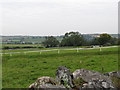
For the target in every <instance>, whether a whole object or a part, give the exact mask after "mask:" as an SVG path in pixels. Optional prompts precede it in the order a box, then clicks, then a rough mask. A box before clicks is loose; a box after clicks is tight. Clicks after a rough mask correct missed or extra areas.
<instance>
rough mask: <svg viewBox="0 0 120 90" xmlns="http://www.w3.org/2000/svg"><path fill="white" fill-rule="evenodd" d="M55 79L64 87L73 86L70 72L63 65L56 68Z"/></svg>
mask: <svg viewBox="0 0 120 90" xmlns="http://www.w3.org/2000/svg"><path fill="white" fill-rule="evenodd" d="M56 80H57V81H58V82H59V84H62V85H64V86H65V87H66V88H72V87H73V83H72V73H70V70H69V69H67V68H66V67H64V66H60V67H58V70H57V71H56Z"/></svg>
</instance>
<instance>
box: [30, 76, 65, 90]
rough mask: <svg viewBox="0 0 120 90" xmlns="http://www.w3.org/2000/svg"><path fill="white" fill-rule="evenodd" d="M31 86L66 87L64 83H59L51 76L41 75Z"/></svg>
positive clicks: (36, 87) (37, 87)
mask: <svg viewBox="0 0 120 90" xmlns="http://www.w3.org/2000/svg"><path fill="white" fill-rule="evenodd" d="M29 88H34V89H35V90H36V89H39V88H65V87H64V86H63V85H58V83H57V82H56V81H55V80H54V79H53V78H51V77H40V78H38V79H37V80H36V82H34V83H33V84H31V85H30V86H29Z"/></svg>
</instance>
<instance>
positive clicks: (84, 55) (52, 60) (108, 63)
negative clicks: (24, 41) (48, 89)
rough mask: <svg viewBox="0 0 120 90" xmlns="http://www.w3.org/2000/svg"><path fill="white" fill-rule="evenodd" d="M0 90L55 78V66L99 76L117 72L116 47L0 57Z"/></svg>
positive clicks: (23, 86) (26, 85) (25, 86)
mask: <svg viewBox="0 0 120 90" xmlns="http://www.w3.org/2000/svg"><path fill="white" fill-rule="evenodd" d="M2 60H3V61H2V62H3V65H2V68H3V71H2V72H3V87H4V88H27V87H28V86H29V85H30V84H31V83H33V82H34V81H35V80H36V79H37V78H38V77H40V76H51V77H55V73H56V69H57V68H58V66H66V67H68V68H69V69H70V70H71V72H73V71H74V70H76V69H80V68H84V69H89V70H94V71H99V72H102V73H105V72H110V71H117V70H118V67H117V65H118V48H108V49H102V51H101V52H100V51H99V50H98V49H93V50H79V52H78V53H77V52H76V50H75V51H73V50H72V51H60V53H59V54H58V53H57V51H51V52H42V54H41V55H40V53H38V52H36V53H27V54H26V55H25V54H22V53H21V54H14V55H13V56H9V55H3V59H2Z"/></svg>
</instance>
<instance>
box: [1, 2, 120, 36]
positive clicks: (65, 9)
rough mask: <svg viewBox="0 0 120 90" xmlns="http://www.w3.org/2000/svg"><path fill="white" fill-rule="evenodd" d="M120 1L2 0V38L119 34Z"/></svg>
mask: <svg viewBox="0 0 120 90" xmlns="http://www.w3.org/2000/svg"><path fill="white" fill-rule="evenodd" d="M118 1H119V0H1V1H0V6H1V8H0V9H1V10H0V11H1V12H0V15H1V19H2V20H0V26H1V28H0V29H1V30H2V33H1V35H41V36H44V35H63V34H64V33H66V32H69V31H79V32H80V33H88V34H91V33H118Z"/></svg>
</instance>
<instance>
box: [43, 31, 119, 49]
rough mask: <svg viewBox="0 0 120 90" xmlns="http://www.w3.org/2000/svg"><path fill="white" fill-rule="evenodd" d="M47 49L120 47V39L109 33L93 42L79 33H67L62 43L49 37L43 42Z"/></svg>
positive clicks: (95, 38)
mask: <svg viewBox="0 0 120 90" xmlns="http://www.w3.org/2000/svg"><path fill="white" fill-rule="evenodd" d="M42 44H43V45H44V46H45V47H64V46H75V47H76V46H91V45H118V44H119V45H120V38H114V37H112V36H111V35H109V34H107V33H103V34H100V35H99V36H98V37H94V39H92V40H87V39H85V38H84V37H83V35H82V34H81V33H79V32H69V33H65V35H64V37H63V39H62V41H61V42H59V41H58V40H57V39H56V38H55V37H54V36H48V37H46V38H45V41H43V42H42Z"/></svg>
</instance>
